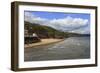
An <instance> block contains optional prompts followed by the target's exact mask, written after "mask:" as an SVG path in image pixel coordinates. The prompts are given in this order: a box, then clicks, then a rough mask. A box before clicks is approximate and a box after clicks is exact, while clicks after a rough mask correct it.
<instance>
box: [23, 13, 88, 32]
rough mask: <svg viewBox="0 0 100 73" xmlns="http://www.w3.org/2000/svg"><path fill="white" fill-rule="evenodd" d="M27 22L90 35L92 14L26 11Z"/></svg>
mask: <svg viewBox="0 0 100 73" xmlns="http://www.w3.org/2000/svg"><path fill="white" fill-rule="evenodd" d="M24 15H25V21H29V22H31V23H38V24H41V25H46V26H50V27H53V28H55V29H58V30H62V31H66V32H75V33H82V34H90V14H85V13H61V12H44V11H25V13H24Z"/></svg>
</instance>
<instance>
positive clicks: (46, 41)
mask: <svg viewBox="0 0 100 73" xmlns="http://www.w3.org/2000/svg"><path fill="white" fill-rule="evenodd" d="M63 40H64V39H41V42H37V43H32V44H24V48H25V49H26V48H31V47H36V46H41V45H49V44H53V43H57V42H61V41H63Z"/></svg>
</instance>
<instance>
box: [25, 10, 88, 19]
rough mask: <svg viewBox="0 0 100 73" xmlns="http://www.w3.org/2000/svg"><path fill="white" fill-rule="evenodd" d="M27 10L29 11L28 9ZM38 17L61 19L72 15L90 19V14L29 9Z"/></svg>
mask: <svg viewBox="0 0 100 73" xmlns="http://www.w3.org/2000/svg"><path fill="white" fill-rule="evenodd" d="M26 12H27V11H26ZM28 12H31V13H32V14H33V15H36V16H37V17H41V18H46V19H50V20H51V19H54V18H56V19H61V18H64V17H66V16H71V17H73V18H83V19H88V20H90V14H85V13H62V12H43V11H28Z"/></svg>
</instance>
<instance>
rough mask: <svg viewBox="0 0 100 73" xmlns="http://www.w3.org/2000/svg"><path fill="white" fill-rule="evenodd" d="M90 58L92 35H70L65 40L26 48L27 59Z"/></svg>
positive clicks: (25, 58)
mask: <svg viewBox="0 0 100 73" xmlns="http://www.w3.org/2000/svg"><path fill="white" fill-rule="evenodd" d="M87 58H90V37H89V36H86V37H70V38H66V39H65V40H64V41H62V42H59V43H56V44H50V45H45V46H38V47H33V48H29V49H25V50H24V60H25V61H45V60H64V59H87Z"/></svg>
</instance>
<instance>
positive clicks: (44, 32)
mask: <svg viewBox="0 0 100 73" xmlns="http://www.w3.org/2000/svg"><path fill="white" fill-rule="evenodd" d="M24 23H25V29H26V30H28V31H29V34H32V33H36V34H37V35H38V36H39V37H40V38H67V37H68V33H65V32H62V31H59V30H56V29H54V28H52V27H49V26H42V25H40V24H36V23H29V22H26V21H25V22H24Z"/></svg>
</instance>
